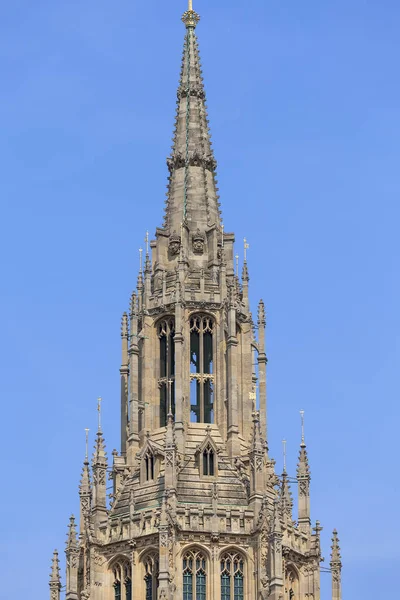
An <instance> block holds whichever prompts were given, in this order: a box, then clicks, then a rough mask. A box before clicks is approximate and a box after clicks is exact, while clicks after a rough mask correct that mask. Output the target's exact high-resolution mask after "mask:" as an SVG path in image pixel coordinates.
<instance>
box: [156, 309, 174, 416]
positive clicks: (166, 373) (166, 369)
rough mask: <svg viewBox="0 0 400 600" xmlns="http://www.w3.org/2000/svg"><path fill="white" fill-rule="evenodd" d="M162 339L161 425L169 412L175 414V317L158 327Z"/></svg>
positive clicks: (160, 378)
mask: <svg viewBox="0 0 400 600" xmlns="http://www.w3.org/2000/svg"><path fill="white" fill-rule="evenodd" d="M157 333H158V337H159V339H160V373H159V378H158V387H159V388H160V427H165V425H166V424H167V416H168V412H169V411H171V412H172V415H174V416H175V345H174V336H175V323H174V320H173V319H168V320H164V321H161V322H160V323H159V324H158V327H157Z"/></svg>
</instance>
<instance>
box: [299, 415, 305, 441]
mask: <svg viewBox="0 0 400 600" xmlns="http://www.w3.org/2000/svg"><path fill="white" fill-rule="evenodd" d="M300 416H301V443H302V444H304V410H301V411H300Z"/></svg>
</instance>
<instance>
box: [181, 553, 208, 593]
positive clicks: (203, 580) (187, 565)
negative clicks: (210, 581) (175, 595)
mask: <svg viewBox="0 0 400 600" xmlns="http://www.w3.org/2000/svg"><path fill="white" fill-rule="evenodd" d="M183 600H207V561H206V558H205V556H204V554H203V553H202V552H198V551H196V550H191V551H190V552H186V553H185V554H184V556H183Z"/></svg>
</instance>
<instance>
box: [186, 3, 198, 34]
mask: <svg viewBox="0 0 400 600" xmlns="http://www.w3.org/2000/svg"><path fill="white" fill-rule="evenodd" d="M182 21H183V22H184V23H185V25H186V27H187V28H189V27H193V29H194V28H195V27H196V25H197V23H198V22H199V21H200V15H198V14H197V12H195V11H194V10H193V0H188V9H187V11H186V12H185V13H184V14H183V17H182Z"/></svg>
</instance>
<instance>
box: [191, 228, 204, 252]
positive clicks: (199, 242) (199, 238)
mask: <svg viewBox="0 0 400 600" xmlns="http://www.w3.org/2000/svg"><path fill="white" fill-rule="evenodd" d="M204 245H205V235H204V234H203V233H201V231H200V229H197V231H196V233H194V234H193V237H192V246H193V252H194V253H195V254H203V252H204Z"/></svg>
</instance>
